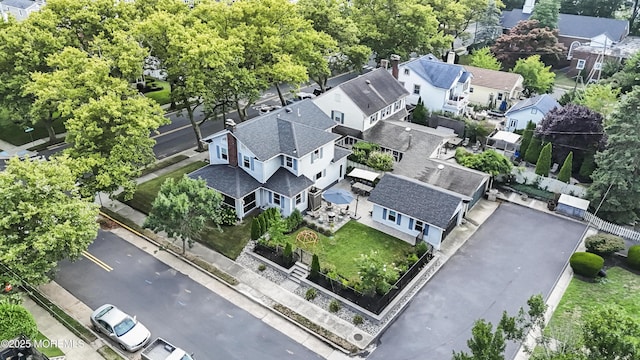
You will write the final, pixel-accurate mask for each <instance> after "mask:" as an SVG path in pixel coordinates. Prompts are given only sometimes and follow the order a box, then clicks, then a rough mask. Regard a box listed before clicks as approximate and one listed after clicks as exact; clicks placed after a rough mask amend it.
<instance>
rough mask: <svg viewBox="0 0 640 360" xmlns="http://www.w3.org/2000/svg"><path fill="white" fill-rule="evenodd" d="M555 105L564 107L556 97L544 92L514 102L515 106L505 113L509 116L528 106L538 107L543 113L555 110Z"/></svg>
mask: <svg viewBox="0 0 640 360" xmlns="http://www.w3.org/2000/svg"><path fill="white" fill-rule="evenodd" d="M555 107H562V105H560V103H558V102H557V101H556V99H554V98H553V97H552V96H551V95H549V94H542V95H537V96H534V97H532V98H528V99H524V100H520V101H518V102H517V103H515V104H513V106H512V107H511V108H510V109H509V110H507V112H506V113H505V114H504V115H505V116H508V115H510V114H512V113H514V112H517V111H520V110H524V109H528V108H536V109H538V110H540V112H542V113H543V114H546V113H548V112H549V111H551V110H553V108H555Z"/></svg>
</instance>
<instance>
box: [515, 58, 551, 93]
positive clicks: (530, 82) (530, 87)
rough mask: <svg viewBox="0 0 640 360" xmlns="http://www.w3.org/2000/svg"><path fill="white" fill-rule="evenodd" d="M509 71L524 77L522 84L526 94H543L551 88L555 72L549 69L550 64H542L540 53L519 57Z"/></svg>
mask: <svg viewBox="0 0 640 360" xmlns="http://www.w3.org/2000/svg"><path fill="white" fill-rule="evenodd" d="M511 71H512V72H514V73H516V74H520V75H522V77H523V78H524V81H523V86H524V94H525V95H526V96H531V95H534V94H545V93H549V92H551V90H553V84H554V82H555V79H556V74H555V73H554V72H553V71H551V66H545V65H544V63H543V62H542V61H541V60H540V55H533V56H529V57H528V58H526V59H519V60H518V61H517V62H516V66H515V67H514V68H513V69H512V70H511Z"/></svg>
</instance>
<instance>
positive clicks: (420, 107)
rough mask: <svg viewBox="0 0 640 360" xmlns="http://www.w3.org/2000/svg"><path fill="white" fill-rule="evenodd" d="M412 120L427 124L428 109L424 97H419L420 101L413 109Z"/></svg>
mask: <svg viewBox="0 0 640 360" xmlns="http://www.w3.org/2000/svg"><path fill="white" fill-rule="evenodd" d="M412 120H413V122H414V123H416V124H420V125H427V109H426V108H425V107H424V102H423V101H422V98H421V97H420V98H418V103H417V104H416V107H415V109H413V114H412Z"/></svg>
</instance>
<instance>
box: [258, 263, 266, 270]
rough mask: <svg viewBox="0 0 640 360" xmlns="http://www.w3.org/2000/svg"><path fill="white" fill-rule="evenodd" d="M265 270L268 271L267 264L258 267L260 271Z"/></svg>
mask: <svg viewBox="0 0 640 360" xmlns="http://www.w3.org/2000/svg"><path fill="white" fill-rule="evenodd" d="M265 270H267V265H265V264H260V265H258V271H265Z"/></svg>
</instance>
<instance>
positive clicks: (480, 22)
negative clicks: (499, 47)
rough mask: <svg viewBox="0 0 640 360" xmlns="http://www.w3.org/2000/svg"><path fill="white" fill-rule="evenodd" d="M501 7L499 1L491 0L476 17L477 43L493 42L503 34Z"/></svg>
mask: <svg viewBox="0 0 640 360" xmlns="http://www.w3.org/2000/svg"><path fill="white" fill-rule="evenodd" d="M500 9H501V6H500V4H499V3H496V2H495V1H494V0H489V1H488V2H487V7H486V8H485V9H484V10H483V11H481V12H479V14H478V16H477V19H476V31H475V32H474V43H475V44H477V43H482V44H489V43H493V42H494V41H495V40H496V39H497V38H498V36H500V35H501V34H502V25H500V17H501V16H502V12H501V11H500Z"/></svg>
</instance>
